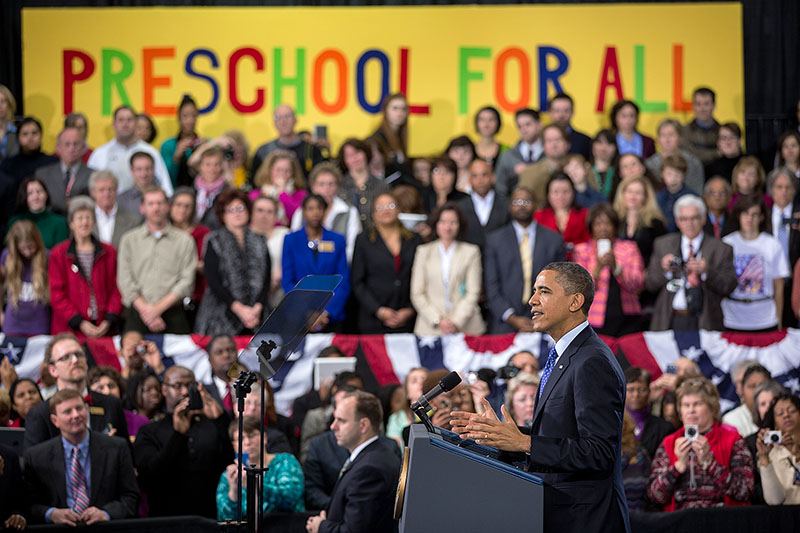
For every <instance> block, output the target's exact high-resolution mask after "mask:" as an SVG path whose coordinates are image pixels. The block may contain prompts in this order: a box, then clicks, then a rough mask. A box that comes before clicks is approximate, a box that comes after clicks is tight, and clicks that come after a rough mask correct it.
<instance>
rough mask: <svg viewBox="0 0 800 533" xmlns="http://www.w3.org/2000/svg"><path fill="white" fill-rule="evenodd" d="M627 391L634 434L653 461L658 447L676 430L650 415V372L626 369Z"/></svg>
mask: <svg viewBox="0 0 800 533" xmlns="http://www.w3.org/2000/svg"><path fill="white" fill-rule="evenodd" d="M625 390H626V394H625V410H626V411H628V413H630V415H631V417H633V422H634V423H635V424H636V426H635V427H634V429H633V434H634V436H635V437H636V440H637V441H638V442H639V444H640V445H641V446H642V448H644V449H645V450H647V453H648V454H649V455H650V458H651V459H652V458H653V457H655V454H656V450H657V449H658V445H659V444H661V441H662V440H664V437H666V436H667V435H669V434H670V433H673V432H674V431H675V428H674V427H673V425H672V424H670V423H669V422H667V421H666V420H664V419H663V418H661V417H660V416H655V415H652V414H650V406H649V402H650V372H648V371H647V370H645V369H644V368H639V367H637V366H629V367H628V368H626V369H625Z"/></svg>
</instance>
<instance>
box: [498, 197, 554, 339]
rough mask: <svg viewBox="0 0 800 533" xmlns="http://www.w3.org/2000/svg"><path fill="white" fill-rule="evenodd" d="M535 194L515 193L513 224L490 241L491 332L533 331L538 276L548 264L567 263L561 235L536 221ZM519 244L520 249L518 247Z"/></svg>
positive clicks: (510, 209) (504, 227)
mask: <svg viewBox="0 0 800 533" xmlns="http://www.w3.org/2000/svg"><path fill="white" fill-rule="evenodd" d="M533 209H534V197H533V193H532V192H531V191H530V190H528V189H525V188H522V187H520V188H518V189H516V190H515V191H514V192H513V193H511V202H510V205H509V209H508V210H509V213H510V214H511V223H510V224H506V225H505V226H503V227H502V228H500V229H497V230H495V231H493V232H491V233H489V235H488V236H487V238H486V248H485V251H484V267H483V268H484V289H485V290H486V301H487V305H488V307H489V311H490V313H491V315H492V320H491V321H490V323H489V333H512V332H531V331H533V322H532V320H531V308H530V305H528V300H529V299H530V297H531V294H533V282H534V281H535V280H536V274H537V273H538V272H539V271H540V270H541V269H542V267H544V266H545V265H546V264H548V263H552V262H555V261H566V250H565V248H564V241H563V240H562V239H561V236H560V235H558V234H557V233H555V232H554V231H551V230H549V229H547V228H545V227H543V226H540V225H539V224H537V223H536V222H534V220H533ZM514 244H516V246H514Z"/></svg>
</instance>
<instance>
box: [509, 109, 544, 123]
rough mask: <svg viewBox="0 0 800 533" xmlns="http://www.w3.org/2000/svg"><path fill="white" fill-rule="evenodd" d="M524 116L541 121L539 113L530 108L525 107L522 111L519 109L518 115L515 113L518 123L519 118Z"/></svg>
mask: <svg viewBox="0 0 800 533" xmlns="http://www.w3.org/2000/svg"><path fill="white" fill-rule="evenodd" d="M523 115H528V116H529V117H531V118H532V119H533V120H535V121H537V122H538V121H539V120H540V119H539V112H538V111H536V110H535V109H531V108H530V107H524V108H522V109H517V111H516V113H514V120H515V121H516V120H517V119H518V118H519V117H521V116H523Z"/></svg>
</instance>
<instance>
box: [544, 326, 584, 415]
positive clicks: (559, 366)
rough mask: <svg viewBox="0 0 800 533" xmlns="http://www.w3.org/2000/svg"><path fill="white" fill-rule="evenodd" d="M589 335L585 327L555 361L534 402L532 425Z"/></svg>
mask: <svg viewBox="0 0 800 533" xmlns="http://www.w3.org/2000/svg"><path fill="white" fill-rule="evenodd" d="M590 334H591V326H586V327H585V328H583V331H581V332H580V333H578V336H577V337H575V338H574V339H573V340H572V342H571V343H570V344H569V346H567V349H566V350H564V353H563V354H561V357H559V358H558V361H556V364H555V366H554V367H553V370H552V371H551V372H550V377H549V378H547V384H546V385H545V388H544V390H543V391H542V395H541V397H540V398H539V399H538V400H537V401H536V408H535V409H534V412H533V421H534V424H535V423H536V419H537V418H538V417H539V415H540V414H541V413H542V411H544V407H545V404H546V403H547V399H548V398H549V397H550V393H551V392H553V389H554V388H555V387H556V385H558V382H559V380H560V379H561V376H563V375H564V374H565V373H566V372H567V369H568V368H569V365H570V363H571V362H572V356H573V355H575V354H576V353H577V352H578V348H579V347H580V346H581V345H582V344H583V343H584V342H585V341H586V339H587V338H588V337H589V335H590Z"/></svg>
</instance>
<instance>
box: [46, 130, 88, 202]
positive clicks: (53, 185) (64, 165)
mask: <svg viewBox="0 0 800 533" xmlns="http://www.w3.org/2000/svg"><path fill="white" fill-rule="evenodd" d="M83 144H84V140H83V135H81V132H80V131H78V130H77V129H75V128H64V129H63V130H61V133H59V134H58V138H57V139H56V153H57V154H58V159H59V161H58V163H53V164H52V165H47V166H44V167H39V168H38V169H37V170H36V177H37V178H39V179H41V180H42V181H43V182H44V184H45V187H47V196H48V198H49V199H50V208H51V209H52V210H53V212H54V213H58V214H59V215H66V214H67V198H72V197H73V196H78V195H81V194H89V176H90V175H91V173H92V169H90V168H89V167H87V166H86V165H84V164H83V161H81V156H82V155H83Z"/></svg>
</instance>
